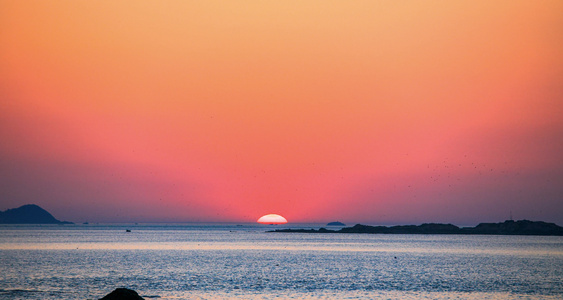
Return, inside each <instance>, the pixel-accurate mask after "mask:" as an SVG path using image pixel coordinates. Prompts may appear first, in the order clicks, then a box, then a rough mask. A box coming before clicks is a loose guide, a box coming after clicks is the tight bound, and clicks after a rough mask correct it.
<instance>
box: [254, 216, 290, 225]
mask: <svg viewBox="0 0 563 300" xmlns="http://www.w3.org/2000/svg"><path fill="white" fill-rule="evenodd" d="M257 222H258V223H261V224H285V223H287V220H286V219H285V218H284V217H282V216H280V215H276V214H269V215H265V216H262V217H260V219H258V221H257Z"/></svg>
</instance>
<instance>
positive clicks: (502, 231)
mask: <svg viewBox="0 0 563 300" xmlns="http://www.w3.org/2000/svg"><path fill="white" fill-rule="evenodd" d="M269 232H301V233H368V234H483V235H557V236H563V227H561V226H558V225H556V224H554V223H546V222H542V221H529V220H519V221H513V220H507V221H504V222H502V223H480V224H479V225H477V226H475V227H461V228H460V227H457V226H455V225H452V224H439V223H425V224H422V225H398V226H369V225H362V224H356V225H354V226H352V227H344V228H342V229H340V230H330V229H326V228H320V229H318V230H315V229H277V230H272V231H269Z"/></svg>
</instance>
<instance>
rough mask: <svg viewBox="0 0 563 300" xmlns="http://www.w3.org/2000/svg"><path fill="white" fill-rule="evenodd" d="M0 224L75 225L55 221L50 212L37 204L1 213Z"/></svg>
mask: <svg viewBox="0 0 563 300" xmlns="http://www.w3.org/2000/svg"><path fill="white" fill-rule="evenodd" d="M0 224H73V223H72V222H63V221H59V220H57V219H55V217H53V215H51V214H50V213H49V212H48V211H46V210H44V209H43V208H41V207H39V206H38V205H35V204H27V205H24V206H20V207H18V208H12V209H8V210H6V211H3V212H0Z"/></svg>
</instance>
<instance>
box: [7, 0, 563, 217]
mask: <svg viewBox="0 0 563 300" xmlns="http://www.w3.org/2000/svg"><path fill="white" fill-rule="evenodd" d="M562 53H563V2H561V1H541V0H540V1H447V2H439V3H438V2H436V3H433V2H424V1H399V2H397V1H389V2H385V1H384V2H380V1H353V2H350V1H279V2H264V1H242V2H240V1H233V2H231V1H193V2H192V1H164V2H162V1H143V0H141V1H70V0H69V1H37V2H27V1H15V0H14V1H12V0H3V1H1V2H0V141H1V143H0V178H1V180H0V210H5V209H7V208H12V207H17V206H20V205H23V204H27V203H35V204H38V205H40V206H42V207H44V208H45V209H47V210H48V211H50V212H51V213H53V214H54V215H55V217H57V218H58V219H64V220H69V221H75V222H84V221H90V222H120V221H123V222H131V221H139V222H141V221H155V222H156V221H187V222H189V221H218V222H222V221H225V222H255V221H256V219H257V218H259V217H260V216H262V215H264V214H267V213H276V214H280V215H283V216H284V217H286V218H287V219H288V221H289V222H326V221H335V220H339V221H343V222H347V223H353V222H363V223H371V224H390V223H391V224H397V223H422V222H452V223H454V224H461V225H463V224H468V225H471V224H475V223H478V222H483V221H488V222H498V221H503V220H505V219H508V218H509V216H510V214H511V213H512V215H513V217H514V218H515V219H532V220H544V221H551V222H556V223H558V224H560V225H562V224H563V154H562V153H563V117H562V116H563V55H562Z"/></svg>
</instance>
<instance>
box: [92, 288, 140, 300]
mask: <svg viewBox="0 0 563 300" xmlns="http://www.w3.org/2000/svg"><path fill="white" fill-rule="evenodd" d="M100 300H144V298H143V297H141V296H139V294H137V292H135V291H134V290H130V289H126V288H117V289H115V290H114V291H113V292H111V293H109V294H107V295H106V296H105V297H103V298H102V299H100Z"/></svg>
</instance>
